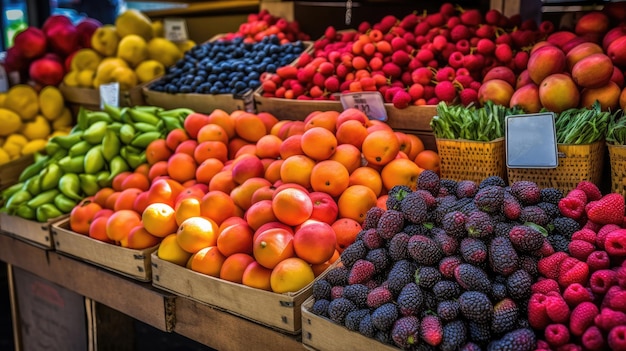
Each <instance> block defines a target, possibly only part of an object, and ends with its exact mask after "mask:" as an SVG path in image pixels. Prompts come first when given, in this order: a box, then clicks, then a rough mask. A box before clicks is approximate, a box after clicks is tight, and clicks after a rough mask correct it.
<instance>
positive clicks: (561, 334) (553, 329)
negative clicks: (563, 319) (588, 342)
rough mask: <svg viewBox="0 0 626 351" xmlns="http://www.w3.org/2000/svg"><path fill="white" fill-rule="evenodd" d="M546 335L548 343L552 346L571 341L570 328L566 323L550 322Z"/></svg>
mask: <svg viewBox="0 0 626 351" xmlns="http://www.w3.org/2000/svg"><path fill="white" fill-rule="evenodd" d="M544 335H545V338H546V341H547V342H548V344H549V345H550V346H552V347H558V346H561V345H565V344H567V343H568V342H569V329H567V327H566V326H565V325H564V324H550V325H548V326H547V327H546V329H545V331H544Z"/></svg>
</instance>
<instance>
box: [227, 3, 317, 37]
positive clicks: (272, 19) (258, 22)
mask: <svg viewBox="0 0 626 351" xmlns="http://www.w3.org/2000/svg"><path fill="white" fill-rule="evenodd" d="M270 35H276V36H277V37H278V39H279V40H280V43H281V44H286V43H290V42H294V41H299V40H310V39H311V37H310V36H309V35H308V34H306V33H304V32H302V31H301V30H300V25H299V24H298V22H297V21H291V22H289V21H287V20H286V19H285V18H282V17H278V16H274V15H272V14H271V13H269V12H268V11H267V10H266V9H263V10H261V11H260V12H259V13H251V14H249V15H248V18H247V20H246V22H244V23H242V24H240V25H239V28H238V30H237V31H236V32H233V33H226V34H225V35H224V39H226V40H232V39H234V38H243V41H244V43H254V42H259V41H261V40H263V38H265V37H268V36H270Z"/></svg>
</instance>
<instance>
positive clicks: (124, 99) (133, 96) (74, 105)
mask: <svg viewBox="0 0 626 351" xmlns="http://www.w3.org/2000/svg"><path fill="white" fill-rule="evenodd" d="M143 86H144V84H140V85H137V86H136V87H134V88H132V89H130V90H125V91H120V96H119V100H118V101H119V104H120V106H137V105H145V104H146V102H145V101H144V97H143V91H142V89H143ZM59 90H61V94H63V98H64V99H65V103H66V104H67V105H68V107H69V108H70V110H71V111H72V115H74V116H75V115H76V114H77V113H78V110H79V109H80V107H81V106H82V107H84V108H86V109H88V110H92V111H99V110H101V108H100V91H99V90H98V89H93V88H79V87H70V86H67V85H65V84H63V83H61V84H60V85H59Z"/></svg>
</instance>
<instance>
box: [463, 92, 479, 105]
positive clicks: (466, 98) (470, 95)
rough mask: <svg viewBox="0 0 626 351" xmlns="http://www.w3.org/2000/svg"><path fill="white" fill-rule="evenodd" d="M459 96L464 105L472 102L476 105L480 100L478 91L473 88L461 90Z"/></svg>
mask: <svg viewBox="0 0 626 351" xmlns="http://www.w3.org/2000/svg"><path fill="white" fill-rule="evenodd" d="M459 98H460V99H461V104H462V105H464V106H469V105H470V104H473V105H476V104H478V102H479V100H478V92H477V91H476V90H474V89H471V88H465V89H463V90H461V92H460V93H459Z"/></svg>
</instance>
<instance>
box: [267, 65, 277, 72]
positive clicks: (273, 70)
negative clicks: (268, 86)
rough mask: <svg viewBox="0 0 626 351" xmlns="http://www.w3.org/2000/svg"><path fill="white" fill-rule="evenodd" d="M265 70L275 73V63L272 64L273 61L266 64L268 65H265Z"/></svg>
mask: <svg viewBox="0 0 626 351" xmlns="http://www.w3.org/2000/svg"><path fill="white" fill-rule="evenodd" d="M265 70H266V71H267V72H270V73H275V72H276V65H275V64H273V63H270V64H268V65H267V67H266V68H265Z"/></svg>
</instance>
